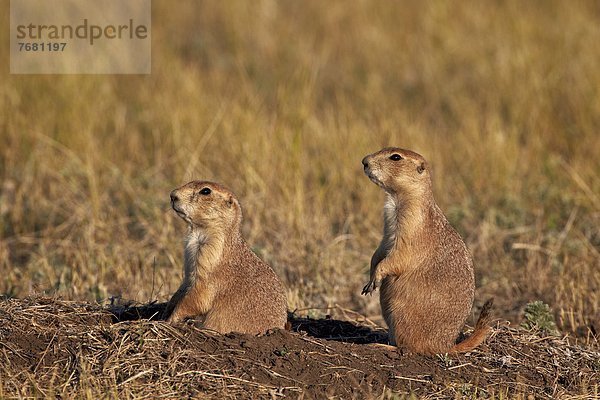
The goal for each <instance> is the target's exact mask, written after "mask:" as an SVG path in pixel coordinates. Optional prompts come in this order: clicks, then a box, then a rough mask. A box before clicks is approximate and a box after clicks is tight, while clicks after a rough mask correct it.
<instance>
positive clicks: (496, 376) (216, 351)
mask: <svg viewBox="0 0 600 400" xmlns="http://www.w3.org/2000/svg"><path fill="white" fill-rule="evenodd" d="M163 307H164V304H157V303H154V304H147V305H141V306H112V307H102V306H96V305H90V304H85V303H76V302H70V301H62V300H56V299H48V298H28V299H25V300H16V299H11V300H3V301H0V358H1V359H2V361H1V362H0V398H3V397H17V396H21V397H32V396H36V397H60V398H64V397H73V396H77V397H84V396H86V397H92V398H100V397H111V398H133V397H135V398H139V397H153V398H157V397H165V398H183V397H215V398H222V399H223V398H232V399H233V398H235V399H239V398H276V397H280V396H287V397H291V398H305V399H307V398H309V399H312V398H328V397H329V398H344V399H346V398H361V399H363V398H374V397H381V396H382V394H383V395H385V396H388V395H389V396H390V397H391V394H392V393H398V394H409V393H412V394H415V395H416V396H419V397H427V398H462V397H467V396H468V397H476V398H489V397H495V398H498V397H500V396H505V397H509V398H512V397H514V396H515V395H516V394H533V395H534V396H535V397H536V398H557V397H561V396H563V395H575V394H577V395H583V396H584V397H593V396H598V395H599V390H600V388H599V387H598V381H599V379H600V353H598V352H595V351H593V350H592V349H586V348H584V347H580V346H577V345H573V344H570V343H569V340H568V339H567V338H556V337H540V336H535V335H532V334H530V333H528V332H526V331H522V330H517V329H514V328H510V327H508V326H506V325H502V324H500V325H498V326H497V327H496V329H494V332H493V334H492V335H491V337H490V338H489V339H488V341H487V342H486V344H485V345H483V346H481V348H480V349H478V350H476V351H473V352H471V353H468V354H463V355H458V356H435V357H424V356H418V355H409V354H404V355H403V354H400V353H398V352H397V351H390V350H389V349H387V348H385V347H382V346H380V345H378V344H377V343H383V342H385V331H384V330H382V329H380V328H374V327H367V326H363V325H360V324H356V323H354V322H351V321H339V320H334V319H322V320H314V319H310V318H301V317H296V316H291V319H290V320H291V323H292V332H289V331H284V330H275V331H272V332H269V333H268V334H266V335H261V336H251V335H241V334H230V335H224V336H223V335H218V334H215V333H213V332H210V331H206V330H201V329H198V328H197V327H195V326H194V324H193V323H187V324H182V325H178V326H172V325H169V324H166V323H164V322H162V321H156V320H153V319H156V317H157V315H160V311H162V308H163Z"/></svg>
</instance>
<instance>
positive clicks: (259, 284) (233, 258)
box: [165, 181, 287, 334]
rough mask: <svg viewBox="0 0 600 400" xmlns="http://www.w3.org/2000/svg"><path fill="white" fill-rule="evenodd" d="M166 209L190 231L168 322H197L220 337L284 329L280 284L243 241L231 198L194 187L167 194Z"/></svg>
mask: <svg viewBox="0 0 600 400" xmlns="http://www.w3.org/2000/svg"><path fill="white" fill-rule="evenodd" d="M171 206H172V207H173V210H175V212H176V213H177V215H179V216H180V217H181V218H182V219H183V220H184V221H186V222H187V223H188V225H189V231H188V234H187V236H186V241H185V252H184V256H185V261H184V278H183V283H182V284H181V286H180V287H179V290H177V292H176V293H175V294H174V295H173V297H172V298H171V300H170V301H169V303H168V305H167V309H166V311H165V316H166V317H168V321H169V322H179V321H182V320H184V319H185V318H188V317H201V318H202V319H203V327H205V328H208V329H213V330H215V331H218V332H220V333H228V332H241V333H254V334H256V333H262V332H265V331H267V330H268V329H270V328H283V327H284V326H285V324H286V322H287V306H286V297H285V290H284V287H283V284H282V283H281V281H280V280H279V278H278V277H277V275H276V274H275V272H274V271H273V270H272V269H271V267H270V266H268V265H267V264H265V263H264V262H263V261H262V260H261V259H260V258H258V256H257V255H256V254H254V252H253V251H252V250H251V249H250V248H249V247H248V244H247V243H246V241H245V240H244V239H243V238H242V234H241V232H240V227H241V223H242V209H241V206H240V203H239V201H238V199H237V198H236V197H235V195H234V194H233V193H232V192H231V191H230V190H228V189H227V188H225V187H223V186H221V185H219V184H217V183H213V182H201V181H193V182H190V183H188V184H186V185H183V186H182V187H180V188H178V189H175V190H173V191H172V192H171Z"/></svg>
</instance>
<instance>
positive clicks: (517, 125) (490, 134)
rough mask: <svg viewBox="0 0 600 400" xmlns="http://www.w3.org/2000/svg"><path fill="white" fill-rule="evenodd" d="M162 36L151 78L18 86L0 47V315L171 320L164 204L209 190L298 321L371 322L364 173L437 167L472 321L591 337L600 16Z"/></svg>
mask: <svg viewBox="0 0 600 400" xmlns="http://www.w3.org/2000/svg"><path fill="white" fill-rule="evenodd" d="M2 7H3V9H4V10H3V13H2V16H1V22H2V26H8V24H9V18H8V15H9V13H8V2H3V3H2ZM152 15H153V22H152V41H153V47H152V74H151V75H147V76H143V75H139V76H110V75H98V76H93V75H90V76H83V75H80V76H69V75H48V76H43V75H38V76H26V75H9V71H8V67H9V65H8V64H9V63H8V53H9V49H8V38H7V35H8V32H7V31H8V29H2V30H1V32H0V51H1V52H2V53H1V54H3V55H4V56H3V57H2V59H3V62H2V63H1V65H0V68H1V74H2V79H1V80H0V183H1V186H0V275H1V278H0V293H1V294H5V295H8V296H17V297H23V296H27V295H29V294H32V293H46V294H51V295H59V296H61V297H63V298H67V299H81V300H87V301H106V300H107V299H109V298H110V297H112V296H122V298H123V299H125V300H134V301H139V302H146V301H150V300H159V301H165V300H167V299H168V297H169V296H170V295H171V294H172V292H174V291H175V290H176V288H177V287H178V285H179V283H180V280H181V277H182V260H183V237H184V234H185V231H186V226H185V223H184V222H183V221H181V220H180V219H179V218H178V217H177V216H176V215H175V214H174V213H173V212H172V211H171V210H170V208H169V192H170V190H171V189H173V188H175V187H177V186H179V185H181V184H183V183H186V182H187V181H190V180H192V179H208V180H215V181H219V182H221V183H223V184H225V185H227V186H229V187H230V188H232V189H233V191H234V192H236V193H237V195H238V197H239V198H240V200H241V202H242V205H243V207H244V212H245V219H244V225H243V231H244V235H245V237H246V238H247V240H248V242H249V243H250V245H251V246H252V248H253V249H254V250H255V251H256V252H257V253H258V254H259V255H260V256H261V257H262V258H263V259H264V260H266V261H267V262H268V263H270V264H271V265H272V266H273V268H274V269H275V270H276V272H277V273H278V274H279V275H280V276H281V277H282V278H283V280H284V281H285V283H286V284H287V287H288V303H289V308H290V310H294V309H307V308H311V310H308V311H309V313H310V314H311V315H314V316H319V315H324V314H331V313H334V314H335V313H343V312H344V311H343V310H344V309H348V310H354V311H357V312H359V313H361V314H363V315H365V316H367V317H369V318H371V319H372V320H374V321H376V322H382V321H381V319H380V318H379V301H378V296H373V297H362V296H360V291H361V288H362V286H363V285H364V284H365V283H366V281H367V272H368V264H369V260H370V257H371V255H372V253H373V251H374V250H375V248H376V247H377V245H378V243H379V240H380V238H381V231H382V205H383V198H384V196H383V193H382V191H381V190H380V189H379V188H377V187H376V186H375V185H373V184H372V183H370V182H369V180H368V179H367V178H366V177H365V176H364V175H363V172H362V166H361V163H360V161H361V158H362V157H363V156H364V155H366V154H368V153H371V152H373V151H376V150H378V149H380V148H381V147H383V146H388V145H394V146H400V147H405V148H409V149H412V150H415V151H417V152H419V153H421V154H423V155H424V156H425V157H426V158H427V159H428V160H429V161H430V163H431V165H432V169H433V174H434V192H435V196H436V199H437V201H438V203H439V205H440V206H441V207H442V209H443V210H444V212H445V213H446V215H447V216H448V218H449V220H450V221H451V223H452V224H453V225H454V226H455V227H456V228H457V229H458V230H459V232H460V233H461V234H462V235H463V237H464V238H465V240H466V241H467V244H468V246H469V248H470V250H471V252H472V253H473V256H474V260H475V267H476V279H477V287H478V289H477V293H476V306H479V305H481V304H482V303H483V301H484V300H485V299H486V298H488V297H491V296H494V297H495V299H496V305H497V306H496V311H495V313H496V315H497V316H498V317H500V318H507V319H509V320H511V321H513V322H518V321H520V319H521V315H522V310H523V307H524V306H525V304H527V303H528V302H531V301H534V300H542V301H544V302H546V303H548V304H549V305H550V306H551V308H552V310H553V312H554V315H555V317H556V319H557V322H558V325H559V328H560V329H561V330H562V331H563V332H565V333H574V334H576V335H578V336H579V337H580V338H582V340H587V341H590V340H592V339H590V338H592V337H593V336H592V335H593V334H594V333H596V334H597V333H598V331H600V317H599V315H600V294H599V289H600V228H599V226H600V161H599V158H600V134H599V129H600V68H599V65H600V3H598V2H597V1H592V0H591V1H569V2H566V1H551V0H548V1H534V0H531V1H485V2H482V1H459V2H446V1H428V2H409V1H398V2H391V1H390V2H388V1H366V0H365V1H360V0H359V1H352V2H349V1H337V0H334V1H327V2H323V1H312V0H311V1H302V2H297V1H291V0H289V1H274V0H260V1H253V2H246V1H226V2H219V1H202V2H197V1H191V0H188V1H178V2H177V3H173V2H167V1H158V0H157V1H154V2H153V9H152ZM328 307H336V308H335V309H328ZM474 314H475V312H474ZM471 322H472V321H471Z"/></svg>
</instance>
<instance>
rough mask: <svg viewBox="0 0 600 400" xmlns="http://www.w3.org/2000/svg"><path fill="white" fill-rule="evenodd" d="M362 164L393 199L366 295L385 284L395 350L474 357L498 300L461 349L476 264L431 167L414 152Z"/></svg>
mask: <svg viewBox="0 0 600 400" xmlns="http://www.w3.org/2000/svg"><path fill="white" fill-rule="evenodd" d="M362 163H363V166H364V170H365V174H366V175H367V176H368V177H369V179H371V181H373V182H374V183H375V184H376V185H377V186H379V187H381V188H382V189H383V190H384V191H385V192H386V195H387V196H386V197H387V198H386V201H385V205H384V211H383V213H384V231H383V239H382V240H381V244H380V245H379V247H378V248H377V250H375V254H373V257H372V259H371V273H370V280H369V282H368V283H367V285H366V286H365V287H364V289H363V291H362V294H367V293H372V291H373V290H375V289H376V288H377V287H378V286H379V285H380V284H381V288H380V290H381V292H380V303H381V311H382V314H383V317H384V319H385V321H386V323H387V325H388V328H389V338H390V343H391V344H394V345H396V346H398V347H401V348H403V349H406V350H408V351H411V352H415V353H423V354H439V353H448V352H450V353H452V352H465V351H469V350H472V349H473V348H475V347H476V346H478V345H479V344H480V343H481V342H483V341H484V340H485V338H486V336H487V334H488V332H489V330H490V328H489V326H488V324H489V321H490V309H491V306H492V300H489V301H488V302H487V303H486V304H485V306H484V308H483V310H482V311H481V314H480V316H479V319H478V321H477V324H476V327H475V331H474V332H473V333H472V334H471V336H469V337H468V338H467V339H465V340H464V341H462V342H460V343H458V344H456V340H457V338H458V336H459V333H460V329H461V328H462V327H463V325H464V323H465V320H466V319H467V316H468V315H469V313H470V311H471V307H472V305H473V297H474V293H475V278H474V274H473V261H472V259H471V255H470V254H469V251H468V250H467V247H466V245H465V243H464V241H463V240H462V238H461V237H460V235H459V234H458V233H457V232H456V231H455V230H454V228H452V226H451V225H450V223H449V222H448V220H447V219H446V217H445V216H444V214H443V213H442V210H441V209H440V208H439V207H438V205H437V204H436V202H435V200H434V198H433V191H432V185H431V175H430V173H429V166H428V164H427V161H425V159H424V158H423V157H422V156H421V155H419V154H417V153H415V152H413V151H410V150H404V149H399V148H385V149H383V150H380V151H378V152H376V153H373V154H371V155H368V156H366V157H365V158H364V159H363V160H362Z"/></svg>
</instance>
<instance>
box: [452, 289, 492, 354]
mask: <svg viewBox="0 0 600 400" xmlns="http://www.w3.org/2000/svg"><path fill="white" fill-rule="evenodd" d="M493 305H494V299H493V298H491V299H489V300H488V301H486V302H485V304H484V305H483V308H482V309H481V313H480V314H479V318H478V319H477V323H476V324H475V330H474V331H473V333H471V335H470V336H469V337H468V338H466V339H465V340H463V341H462V342H460V343H458V344H456V345H455V346H454V347H452V348H451V349H450V350H449V351H448V352H449V353H465V352H467V351H471V350H473V349H474V348H475V347H477V346H479V345H480V344H481V343H482V342H483V341H484V340H485V338H486V337H487V335H488V334H489V333H490V331H491V330H492V328H491V327H490V322H491V320H492V313H491V311H492V306H493Z"/></svg>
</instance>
